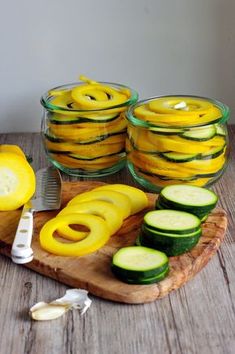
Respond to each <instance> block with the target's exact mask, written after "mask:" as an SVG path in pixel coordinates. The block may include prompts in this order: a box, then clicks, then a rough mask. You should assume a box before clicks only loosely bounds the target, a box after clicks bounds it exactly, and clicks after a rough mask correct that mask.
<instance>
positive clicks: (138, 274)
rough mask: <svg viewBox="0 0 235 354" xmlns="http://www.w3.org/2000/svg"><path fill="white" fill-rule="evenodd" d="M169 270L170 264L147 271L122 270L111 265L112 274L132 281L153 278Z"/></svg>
mask: <svg viewBox="0 0 235 354" xmlns="http://www.w3.org/2000/svg"><path fill="white" fill-rule="evenodd" d="M168 268H169V262H167V263H165V264H164V265H162V266H161V267H158V268H157V269H150V270H146V271H136V270H134V271H133V270H129V269H124V268H120V267H118V266H117V265H115V264H113V263H112V265H111V270H112V272H113V273H114V274H115V275H116V276H119V277H122V278H128V279H132V280H135V279H136V280H138V279H145V278H152V277H156V276H158V275H159V274H161V273H162V272H164V271H166V269H168Z"/></svg>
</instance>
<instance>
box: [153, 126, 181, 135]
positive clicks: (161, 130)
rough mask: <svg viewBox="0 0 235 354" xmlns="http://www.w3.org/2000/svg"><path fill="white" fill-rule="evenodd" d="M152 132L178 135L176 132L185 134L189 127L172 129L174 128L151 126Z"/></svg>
mask: <svg viewBox="0 0 235 354" xmlns="http://www.w3.org/2000/svg"><path fill="white" fill-rule="evenodd" d="M150 131H151V133H153V134H157V135H166V136H169V135H176V134H178V133H179V134H183V133H184V132H185V131H187V129H176V128H174V129H172V128H151V129H150Z"/></svg>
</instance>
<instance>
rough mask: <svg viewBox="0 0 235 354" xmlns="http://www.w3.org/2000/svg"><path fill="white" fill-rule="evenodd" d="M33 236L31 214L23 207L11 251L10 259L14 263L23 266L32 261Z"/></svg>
mask: <svg viewBox="0 0 235 354" xmlns="http://www.w3.org/2000/svg"><path fill="white" fill-rule="evenodd" d="M32 235H33V212H32V211H31V210H30V209H28V208H26V207H24V208H23V211H22V214H21V217H20V221H19V224H18V227H17V230H16V235H15V239H14V242H13V245H12V249H11V259H12V261H13V262H14V263H17V264H24V263H28V262H31V261H32V259H33V250H32V248H31V241H32Z"/></svg>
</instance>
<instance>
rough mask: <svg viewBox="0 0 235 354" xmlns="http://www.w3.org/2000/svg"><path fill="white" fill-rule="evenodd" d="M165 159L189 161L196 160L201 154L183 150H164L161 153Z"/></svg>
mask: <svg viewBox="0 0 235 354" xmlns="http://www.w3.org/2000/svg"><path fill="white" fill-rule="evenodd" d="M160 155H161V156H162V157H163V158H164V159H166V160H168V161H172V162H188V161H192V160H195V159H196V158H197V157H198V156H199V154H183V153H181V152H173V151H169V152H163V153H161V154H160Z"/></svg>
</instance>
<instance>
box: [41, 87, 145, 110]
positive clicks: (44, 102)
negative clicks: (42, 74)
mask: <svg viewBox="0 0 235 354" xmlns="http://www.w3.org/2000/svg"><path fill="white" fill-rule="evenodd" d="M98 83H99V84H104V85H107V86H110V87H114V88H115V87H116V88H119V89H128V90H130V93H131V96H130V98H129V99H127V100H126V101H125V102H123V103H121V104H119V105H114V106H111V107H106V108H98V109H68V108H64V107H61V106H57V105H54V104H52V103H51V102H50V101H49V100H50V99H51V98H52V97H54V96H50V94H49V92H50V91H56V90H58V91H59V90H63V89H66V88H67V89H68V88H74V87H76V86H81V85H84V83H83V82H72V83H68V84H64V85H59V86H56V87H53V88H51V89H50V90H48V91H46V92H45V93H44V94H43V95H42V96H41V99H40V103H41V105H42V106H43V107H44V108H46V109H47V110H49V111H55V110H56V111H61V112H74V113H76V112H79V113H85V112H89V113H93V112H94V113H96V112H102V111H109V110H112V109H115V108H122V107H126V106H129V105H131V104H134V103H136V101H137V100H138V97H139V95H138V92H137V91H136V90H134V89H132V88H130V87H129V86H126V85H123V84H119V83H113V82H105V81H99V82H98Z"/></svg>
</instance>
